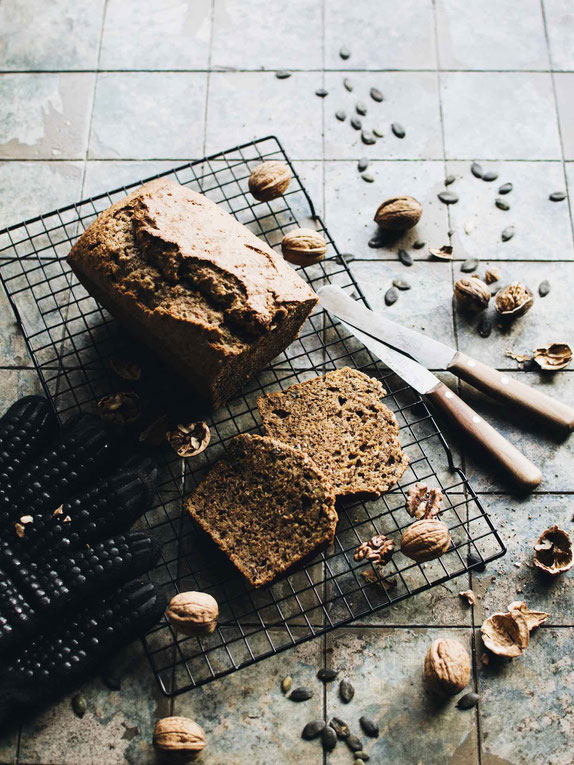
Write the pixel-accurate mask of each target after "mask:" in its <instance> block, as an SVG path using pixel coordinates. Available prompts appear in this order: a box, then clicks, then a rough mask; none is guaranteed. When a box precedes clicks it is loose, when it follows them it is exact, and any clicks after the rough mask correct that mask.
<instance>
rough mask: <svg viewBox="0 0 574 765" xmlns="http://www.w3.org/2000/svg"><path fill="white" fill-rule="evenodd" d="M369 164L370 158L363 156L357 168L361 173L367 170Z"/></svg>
mask: <svg viewBox="0 0 574 765" xmlns="http://www.w3.org/2000/svg"><path fill="white" fill-rule="evenodd" d="M368 166H369V160H368V158H367V157H361V159H360V160H359V162H358V163H357V169H358V171H359V172H360V173H362V172H363V170H366V169H367V168H368Z"/></svg>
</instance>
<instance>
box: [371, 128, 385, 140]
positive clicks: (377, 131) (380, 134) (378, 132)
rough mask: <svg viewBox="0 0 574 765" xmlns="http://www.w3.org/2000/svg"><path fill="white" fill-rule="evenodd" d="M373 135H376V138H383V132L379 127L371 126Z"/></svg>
mask: <svg viewBox="0 0 574 765" xmlns="http://www.w3.org/2000/svg"><path fill="white" fill-rule="evenodd" d="M373 135H376V136H377V138H383V136H384V135H385V134H384V133H383V131H382V130H380V129H379V128H373Z"/></svg>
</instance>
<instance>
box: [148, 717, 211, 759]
mask: <svg viewBox="0 0 574 765" xmlns="http://www.w3.org/2000/svg"><path fill="white" fill-rule="evenodd" d="M153 745H154V747H155V749H156V750H157V751H158V752H160V753H161V754H162V755H164V757H165V758H166V760H168V761H169V762H181V763H183V762H191V761H192V760H195V759H197V758H198V757H199V755H200V754H201V752H202V751H203V750H204V749H205V747H206V746H207V739H206V738H205V732H204V730H203V728H202V727H201V726H200V725H198V724H197V723H196V722H195V721H194V720H191V719H190V718H189V717H164V718H162V719H161V720H158V721H157V723H156V726H155V729H154V732H153Z"/></svg>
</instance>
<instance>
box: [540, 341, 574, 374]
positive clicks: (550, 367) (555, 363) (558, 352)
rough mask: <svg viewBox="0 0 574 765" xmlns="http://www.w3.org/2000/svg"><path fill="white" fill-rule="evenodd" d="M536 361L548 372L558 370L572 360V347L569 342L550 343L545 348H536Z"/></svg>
mask: <svg viewBox="0 0 574 765" xmlns="http://www.w3.org/2000/svg"><path fill="white" fill-rule="evenodd" d="M534 361H535V362H536V363H537V364H538V366H539V367H540V369H544V370H545V371H546V372H557V371H558V370H559V369H564V368H565V367H567V366H568V364H570V362H571V361H572V348H570V346H569V345H568V343H550V345H547V346H546V347H544V348H536V349H535V351H534Z"/></svg>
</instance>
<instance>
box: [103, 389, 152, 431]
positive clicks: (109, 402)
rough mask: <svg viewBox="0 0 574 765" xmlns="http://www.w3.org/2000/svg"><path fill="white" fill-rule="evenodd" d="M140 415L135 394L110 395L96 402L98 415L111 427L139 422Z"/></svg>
mask: <svg viewBox="0 0 574 765" xmlns="http://www.w3.org/2000/svg"><path fill="white" fill-rule="evenodd" d="M141 413H142V410H141V404H140V398H139V396H138V395H137V393H130V392H126V393H112V394H110V395H109V396H104V397H103V398H101V399H100V400H99V401H98V414H99V415H100V417H101V419H102V420H103V421H104V422H109V423H110V424H112V425H131V424H132V423H134V422H137V421H138V420H139V418H140V417H141Z"/></svg>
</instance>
